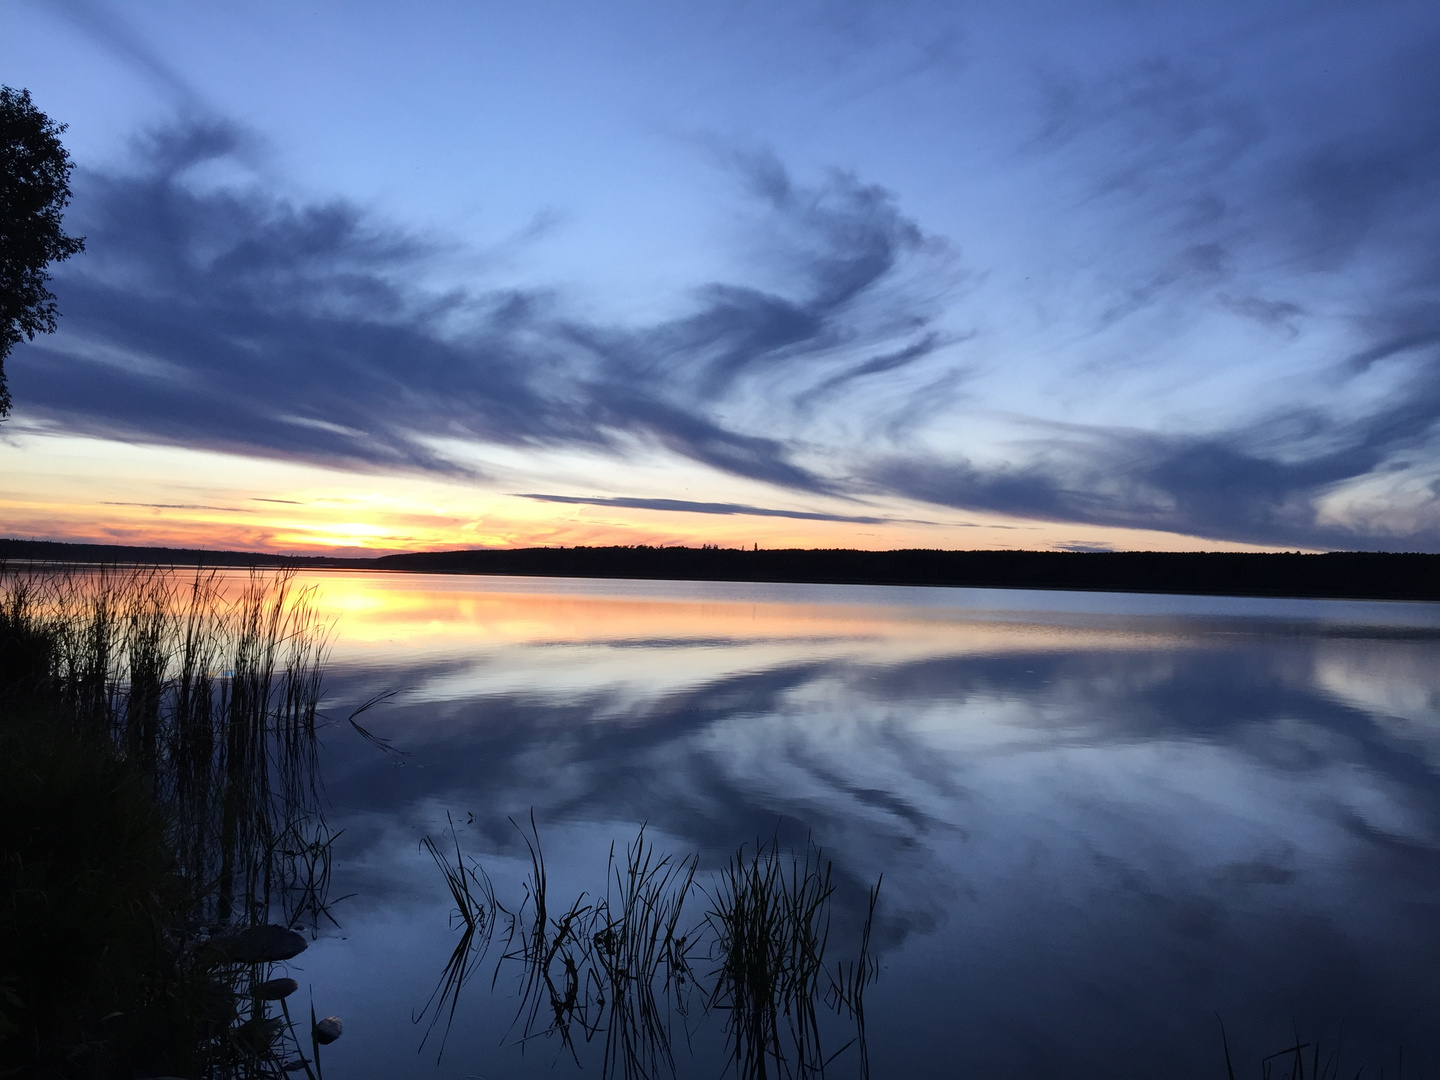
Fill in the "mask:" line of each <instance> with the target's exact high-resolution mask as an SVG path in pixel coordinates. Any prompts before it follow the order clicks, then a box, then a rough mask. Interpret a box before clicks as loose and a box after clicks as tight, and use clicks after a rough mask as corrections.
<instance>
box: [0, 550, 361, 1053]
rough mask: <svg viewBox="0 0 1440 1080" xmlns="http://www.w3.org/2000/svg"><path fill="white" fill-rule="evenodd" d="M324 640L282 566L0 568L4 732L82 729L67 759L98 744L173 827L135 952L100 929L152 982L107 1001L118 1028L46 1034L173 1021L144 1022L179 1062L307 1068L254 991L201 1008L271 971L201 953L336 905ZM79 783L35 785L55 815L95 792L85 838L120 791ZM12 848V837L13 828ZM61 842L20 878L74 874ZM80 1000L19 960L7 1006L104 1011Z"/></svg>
mask: <svg viewBox="0 0 1440 1080" xmlns="http://www.w3.org/2000/svg"><path fill="white" fill-rule="evenodd" d="M327 649H328V627H326V626H325V625H323V624H322V623H321V622H320V620H319V619H318V617H317V614H316V609H315V604H314V591H313V590H312V589H300V588H296V587H295V586H294V582H293V578H292V576H291V575H289V574H287V573H284V572H281V573H278V574H261V573H252V574H250V575H249V576H248V577H245V578H241V579H240V580H239V581H238V582H237V581H236V579H235V576H234V575H230V576H222V575H220V574H218V573H217V572H215V571H205V570H199V571H196V572H194V575H193V577H192V578H190V580H188V581H182V579H180V578H179V577H178V576H177V574H176V573H175V572H174V571H173V570H168V569H163V568H153V567H140V568H120V569H117V568H114V567H98V568H53V567H46V568H43V569H18V570H17V569H11V568H6V567H0V729H3V731H4V732H5V733H6V736H7V738H10V739H20V740H21V742H22V744H24V743H27V742H34V743H36V744H37V745H39V744H40V743H45V742H46V741H47V740H48V741H51V742H53V741H55V740H60V741H64V740H70V742H71V744H73V745H74V746H75V747H82V748H84V750H83V752H81V751H80V750H75V751H73V752H71V753H70V754H69V755H68V756H69V757H70V758H72V759H74V760H75V761H76V762H80V761H84V760H89V757H87V755H91V756H94V755H97V754H98V755H99V758H100V759H103V760H105V761H110V762H112V763H113V765H112V766H106V767H107V768H112V767H113V768H114V769H118V770H119V771H118V772H117V773H116V775H117V776H120V777H123V778H124V783H125V784H126V785H129V788H128V789H134V790H137V791H138V790H142V789H143V790H144V791H145V792H146V793H147V799H148V801H149V802H150V803H152V804H153V805H154V807H155V808H156V810H157V811H158V814H159V817H158V819H157V820H160V821H162V822H163V823H164V824H163V831H164V845H163V847H164V850H165V851H166V853H167V860H168V861H167V864H166V867H165V868H164V869H163V871H162V870H161V869H160V868H159V867H158V866H157V867H155V868H154V869H152V870H151V871H148V872H149V873H150V875H151V877H154V878H155V880H156V881H157V882H158V881H160V880H161V878H160V877H156V875H161V876H162V877H163V880H164V881H165V882H170V883H174V886H173V887H172V886H171V885H166V887H165V889H163V890H160V892H163V893H164V895H165V897H166V899H165V901H164V904H162V905H161V907H160V908H157V909H155V910H154V911H153V912H152V915H151V916H150V925H149V926H148V927H142V928H138V929H135V930H134V932H133V933H130V937H131V938H132V939H133V940H134V941H135V943H136V944H135V946H134V948H130V947H128V946H125V945H124V942H123V941H122V940H119V938H123V935H119V937H117V935H116V934H108V935H107V934H101V935H100V937H101V938H107V940H105V941H100V942H99V943H98V944H97V945H96V949H97V950H100V951H101V952H103V953H105V954H107V955H113V956H115V957H117V958H118V957H123V958H124V963H125V964H128V965H129V970H130V973H129V974H124V975H123V977H122V976H121V975H117V976H116V977H121V978H122V981H123V979H129V978H132V977H133V978H140V979H141V984H140V988H139V989H138V990H135V989H132V991H130V992H129V997H130V998H131V1000H128V1001H127V1002H126V1004H125V1007H124V1008H123V1009H121V1010H119V1011H118V1012H117V1011H116V1010H106V1011H107V1012H110V1013H113V1014H114V1016H112V1017H111V1020H112V1021H114V1022H113V1023H112V1022H110V1021H107V1023H109V1028H105V1027H104V1025H102V1028H101V1029H94V1030H88V1029H87V1030H86V1031H84V1032H80V1033H78V1034H77V1033H74V1032H72V1033H71V1034H70V1035H65V1034H64V1033H61V1032H58V1031H56V1032H52V1033H50V1035H49V1036H45V1039H48V1043H47V1045H50V1046H52V1047H54V1046H59V1045H60V1044H59V1043H57V1042H56V1040H57V1039H59V1040H60V1041H61V1042H63V1041H64V1040H65V1039H67V1038H68V1039H71V1040H72V1042H73V1040H74V1039H75V1038H80V1039H81V1042H80V1043H76V1044H74V1045H72V1046H71V1047H70V1050H72V1051H74V1052H80V1051H81V1050H84V1051H85V1052H86V1053H91V1054H103V1053H111V1054H114V1053H120V1052H121V1048H120V1044H119V1042H118V1041H117V1040H118V1039H119V1036H118V1035H117V1034H116V1033H115V1031H113V1030H111V1029H113V1028H114V1027H115V1023H120V1024H123V1025H127V1026H128V1027H129V1028H131V1029H133V1031H132V1034H133V1032H138V1031H140V1030H141V1028H143V1027H145V1025H147V1024H149V1025H151V1027H152V1028H153V1025H154V1024H155V1023H160V1024H161V1025H162V1027H164V1028H165V1029H166V1030H167V1031H168V1032H169V1034H168V1035H165V1036H164V1037H163V1038H162V1036H161V1034H160V1033H158V1031H157V1030H150V1029H147V1030H149V1034H148V1035H146V1037H145V1039H144V1040H142V1041H144V1042H146V1043H148V1044H149V1045H152V1046H155V1045H160V1044H162V1043H163V1044H165V1045H168V1046H169V1047H170V1051H168V1052H170V1053H172V1055H173V1054H178V1055H180V1058H183V1059H184V1060H180V1058H177V1059H175V1060H174V1061H173V1062H172V1064H171V1065H170V1066H168V1068H169V1069H170V1070H171V1071H185V1072H205V1071H208V1072H210V1073H211V1074H214V1075H225V1076H232V1075H233V1076H237V1077H238V1076H272V1075H273V1076H279V1075H283V1072H284V1069H283V1066H284V1065H285V1064H293V1063H294V1057H295V1052H298V1051H295V1048H294V1047H292V1048H290V1049H288V1050H284V1051H283V1052H282V1047H283V1046H284V1045H285V1043H284V1039H283V1038H282V1037H281V1036H280V1035H278V1034H277V1032H278V1031H279V1029H277V1028H276V1027H275V1023H276V1021H277V1018H274V1017H271V1016H269V1015H268V1012H267V1010H268V1006H266V1005H265V1004H264V1003H263V1002H262V1001H260V1000H259V999H258V998H254V999H252V1000H251V1002H250V1005H249V1006H248V1007H246V1006H243V1005H242V1007H240V1008H238V1009H234V1010H232V1013H233V1015H232V1016H231V1019H232V1020H233V1023H230V1022H227V1023H226V1024H224V1025H222V1026H221V1027H220V1028H216V1027H215V1022H214V1020H213V1017H211V1018H207V1017H206V1015H205V1013H206V1009H205V1007H204V1004H203V1000H202V999H205V998H206V996H207V995H209V996H211V997H212V998H216V999H217V1000H218V999H219V997H223V996H224V995H227V994H228V995H230V997H232V998H235V999H236V1000H240V1001H242V1002H243V1000H244V999H245V996H246V994H247V988H248V987H249V986H251V985H254V984H256V983H258V982H261V981H264V979H265V978H267V977H268V965H230V966H221V967H218V968H217V967H216V966H215V965H214V964H213V963H211V962H208V961H207V962H200V961H199V960H197V957H198V956H199V955H200V953H198V952H197V951H196V949H195V945H196V944H197V943H200V942H203V941H205V940H206V939H207V936H208V935H210V934H215V933H218V932H219V931H220V930H221V929H223V928H225V927H227V926H230V925H238V926H241V927H243V926H248V925H260V924H264V923H269V922H271V921H274V920H276V919H277V918H278V920H279V922H280V923H281V924H282V925H284V926H298V925H307V926H310V927H312V928H313V927H315V926H318V924H319V922H320V920H321V919H322V918H327V917H329V913H328V905H329V903H330V900H329V896H328V894H329V882H330V859H331V846H332V844H333V842H334V839H335V835H336V834H332V833H331V832H330V831H329V829H328V827H327V826H326V824H325V821H324V817H323V815H322V814H321V813H320V789H319V780H318V772H317V768H316V754H317V745H318V741H317V737H316V728H317V718H318V702H319V698H320V693H321V676H322V671H323V665H324V662H325V658H326V655H327ZM12 763H13V762H12ZM47 775H48V774H47ZM65 784H66V781H64V780H63V778H61V777H60V776H59V775H58V774H57V775H56V776H55V777H54V778H53V779H48V780H46V782H45V783H44V784H43V785H42V789H41V790H39V791H37V792H36V793H35V794H36V798H38V799H40V800H41V802H43V804H44V805H45V806H47V807H49V808H50V809H49V811H48V812H49V813H52V814H53V812H54V811H55V809H56V807H55V806H54V803H55V802H56V800H57V799H62V798H63V799H69V800H71V801H75V802H76V804H77V805H79V806H82V807H83V806H90V805H91V804H92V803H93V804H94V806H93V808H92V811H91V816H92V817H93V818H94V819H96V822H97V823H98V824H92V825H90V826H87V827H85V828H86V830H87V832H88V831H94V830H95V829H96V828H97V827H99V826H101V825H103V828H100V832H101V833H102V834H105V832H106V829H112V820H111V819H115V818H116V810H115V806H116V805H117V804H116V796H115V794H114V790H115V789H113V788H109V789H107V788H106V786H105V785H99V786H98V787H97V786H95V785H91V786H90V788H89V789H87V790H86V791H85V792H84V797H83V798H80V799H78V800H75V799H74V798H73V797H72V796H65V795H62V793H63V792H65V791H68V790H70V789H69V788H67V787H66V786H65ZM11 787H12V788H13V787H14V785H13V784H12V785H11ZM128 789H127V790H128ZM119 820H123V818H122V819H119ZM119 820H116V821H114V822H113V824H114V825H117V826H118V825H119ZM72 831H73V830H72ZM112 831H113V830H112ZM76 835H77V836H78V835H84V834H83V833H78V832H77V833H76ZM6 846H7V848H12V847H15V845H12V844H10V842H9V841H8V840H7V845H6ZM52 848H53V850H51V849H47V850H46V851H43V852H39V853H31V854H32V855H35V857H34V858H32V859H31V860H30V863H29V864H28V865H27V867H26V873H28V874H29V875H30V876H31V877H32V878H33V877H34V876H35V875H36V874H43V873H48V872H50V871H47V870H46V867H47V866H49V865H53V866H54V868H55V872H57V873H58V872H60V871H61V869H62V867H63V862H64V860H65V859H66V857H67V855H68V853H69V852H70V851H71V850H73V849H74V848H75V841H74V839H73V838H72V839H71V840H70V841H67V842H63V843H58V844H56V845H52ZM16 850H18V848H16ZM154 862H155V861H154V860H153V859H152V860H150V863H149V864H146V865H153V864H154ZM11 869H13V868H9V869H7V871H6V875H7V880H8V878H9V877H10V876H12V875H11V873H10V870H11ZM137 887H139V886H138V884H137ZM157 887H158V886H157V885H151V886H147V887H146V891H147V893H148V892H155V891H156V889H157ZM77 889H78V890H79V891H78V893H77V895H79V896H91V895H93V896H103V895H104V893H103V892H96V890H95V889H94V888H93V887H91V886H88V885H87V886H85V887H83V888H81V887H79V886H77ZM62 892H63V889H62ZM11 894H12V899H13V898H14V897H16V896H22V895H23V890H22V891H21V892H19V893H17V892H16V891H15V890H14V889H12V890H11ZM128 903H129V901H127V900H118V899H117V900H116V901H115V904H116V905H118V906H120V907H124V906H125V905H126V904H128ZM140 909H141V910H150V909H149V908H145V907H144V905H143V904H142V905H141V908H140ZM32 914H33V913H32ZM41 914H43V913H41ZM11 917H12V921H13V918H16V917H20V916H18V915H16V914H14V913H13V912H12V915H11ZM24 917H25V918H28V917H29V916H24ZM37 917H39V915H37ZM48 917H52V918H53V917H56V916H54V915H52V916H48ZM98 917H99V913H98V912H97V913H95V914H94V915H93V917H92V916H78V915H77V916H76V917H75V918H73V919H69V920H67V922H66V925H65V926H64V928H63V930H60V929H57V930H55V931H54V932H52V933H50V934H48V935H47V936H50V937H54V936H56V934H65V935H68V936H69V937H71V938H76V937H77V935H78V937H79V938H85V937H86V934H88V932H89V931H88V929H87V927H86V925H85V924H86V921H87V919H88V920H89V921H90V922H92V923H93V922H94V919H95V918H98ZM332 921H333V920H332ZM95 925H97V926H98V925H99V924H98V923H97V924H95ZM127 933H129V932H128V931H127ZM108 938H117V940H115V941H110V940H108ZM97 940H98V939H97ZM146 942H149V944H145V943H146ZM142 946H143V948H142ZM136 950H140V952H145V951H147V950H148V954H149V955H148V956H142V955H140V954H139V952H137V951H136ZM82 951H83V950H82ZM117 962H118V960H117ZM36 963H37V964H40V965H41V966H42V967H43V961H42V960H41V959H39V958H37V960H36ZM112 966H113V965H112ZM217 980H219V981H218V982H217ZM52 991H54V993H52ZM66 993H67V991H64V989H63V988H61V989H59V990H57V989H56V988H54V987H51V988H50V989H48V990H47V989H44V988H43V987H42V986H41V985H40V984H39V983H36V982H35V981H34V979H33V978H31V977H30V976H27V975H26V974H25V973H24V972H22V973H20V974H19V975H18V976H17V977H15V978H11V979H10V980H9V982H8V983H7V989H6V998H5V1000H6V1002H7V1003H10V1004H11V1005H13V1002H11V1000H10V999H11V998H14V999H16V1000H18V1001H19V1002H20V1005H19V1007H16V1008H14V1009H13V1012H14V1015H16V1016H19V1017H21V1018H22V1019H24V1018H26V1017H39V1016H41V1015H42V1013H44V1012H45V1009H44V1008H42V1007H41V998H42V997H45V998H46V1000H49V999H50V998H53V997H54V996H55V994H59V995H60V998H56V999H55V1001H53V1002H52V1005H54V1006H55V1007H56V1008H58V1009H59V1010H60V1011H65V1010H66V1009H71V1010H72V1011H73V1010H77V1009H78V1010H79V1011H80V1012H82V1013H87V1014H88V1013H89V1012H93V1011H94V1009H93V1008H91V1005H93V1000H98V999H93V1000H92V999H87V1000H90V1001H91V1005H87V1004H85V1003H84V1002H79V1001H74V1002H70V1003H67V1004H61V1001H60V999H61V998H64V997H65V994H66ZM72 997H73V995H72ZM67 1000H68V999H67ZM142 1014H143V1015H142ZM7 1015H9V1014H8V1013H7ZM115 1017H121V1019H119V1020H116V1019H115ZM147 1017H148V1019H147ZM6 1022H7V1023H8V1024H13V1023H14V1021H13V1020H7V1021H6ZM247 1025H248V1026H247ZM102 1029H103V1030H102ZM272 1029H274V1030H272ZM241 1031H244V1032H245V1037H244V1038H241V1036H240V1032H241ZM187 1032H188V1034H186V1033H187ZM29 1034H31V1035H34V1036H36V1037H39V1035H40V1033H39V1032H38V1030H37V1031H35V1032H31V1033H29ZM261 1036H264V1038H263V1039H262V1038H261ZM291 1042H295V1046H296V1047H298V1042H296V1041H295V1040H293V1039H292V1040H291ZM187 1043H188V1044H189V1045H190V1049H189V1050H188V1051H187V1050H185V1049H184V1047H185V1045H186V1044H187ZM261 1043H263V1044H264V1045H263V1046H262V1045H261ZM87 1047H88V1048H89V1049H85V1048H87ZM247 1047H248V1049H247ZM45 1052H46V1053H50V1052H52V1051H45ZM53 1052H58V1051H53ZM187 1054H188V1055H189V1056H188V1057H187V1056H186V1055H187ZM196 1055H198V1056H196ZM247 1055H248V1056H247Z"/></svg>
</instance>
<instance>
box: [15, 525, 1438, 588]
mask: <svg viewBox="0 0 1440 1080" xmlns="http://www.w3.org/2000/svg"><path fill="white" fill-rule="evenodd" d="M0 559H11V560H14V559H36V560H47V561H65V562H133V563H163V564H168V565H176V566H192V565H205V566H293V567H296V568H306V569H308V568H315V569H325V568H335V569H356V570H361V569H368V570H404V571H410V572H416V573H432V574H510V575H530V576H535V577H583V578H638V579H642V580H643V579H652V580H674V581H761V582H764V581H772V582H814V583H823V584H836V585H842V584H843V585H947V586H959V587H966V588H1000V589H1084V590H1093V591H1106V592H1157V593H1196V594H1205V595H1219V596H1296V597H1333V598H1336V599H1357V600H1361V599H1363V600H1440V555H1426V554H1414V553H1401V554H1394V553H1387V552H1366V551H1341V552H1330V553H1327V554H1322V555H1306V554H1300V553H1296V552H1284V553H1279V554H1250V553H1236V552H1166V551H1125V552H1070V551H934V550H911V551H849V550H843V549H830V550H803V549H790V550H777V551H747V550H744V549H734V548H713V547H704V548H689V547H647V546H643V545H641V546H637V547H573V548H516V549H507V550H495V549H481V550H469V551H435V552H417V553H413V554H406V555H385V556H382V557H380V558H377V559H337V558H325V557H306V558H290V557H286V556H279V555H257V554H252V553H247V552H235V551H199V550H195V549H185V548H140V547H118V546H117V547H110V546H106V545H101V544H60V543H51V542H46V541H30V540H0Z"/></svg>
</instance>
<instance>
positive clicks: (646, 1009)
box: [591, 825, 699, 1077]
mask: <svg viewBox="0 0 1440 1080" xmlns="http://www.w3.org/2000/svg"><path fill="white" fill-rule="evenodd" d="M698 865H699V857H698V856H696V855H690V856H685V857H681V858H676V857H674V856H671V855H657V853H656V851H655V848H654V845H653V844H651V843H650V842H649V841H648V840H646V838H645V827H644V826H643V825H642V826H641V827H640V831H639V833H638V834H637V835H636V837H635V840H634V841H633V842H632V843H630V844H629V845H628V846H627V847H626V850H625V863H624V866H623V867H622V866H621V865H620V864H619V863H617V862H616V860H615V847H614V844H612V845H611V847H610V857H609V860H608V863H607V866H606V881H607V888H606V894H605V899H604V900H603V901H602V902H601V903H600V904H599V905H598V906H597V908H596V911H595V929H594V931H593V932H592V934H591V940H592V941H593V942H594V945H595V957H596V961H597V964H598V967H599V969H600V972H601V974H602V976H603V980H604V981H603V993H604V995H605V996H604V999H603V1001H602V1008H604V1009H605V1018H604V1030H605V1054H604V1062H605V1064H604V1072H605V1074H606V1075H609V1076H614V1075H620V1076H625V1077H632V1076H654V1075H657V1074H658V1073H659V1071H660V1069H661V1067H662V1066H663V1067H664V1068H665V1069H666V1070H667V1071H669V1072H671V1073H673V1072H674V1071H675V1060H674V1052H673V1041H674V1040H673V1032H672V1027H671V1017H672V1012H673V1014H674V1015H678V1016H679V1017H680V1018H681V1020H682V1022H683V1021H684V1020H685V1019H686V1018H687V1017H688V1009H687V1007H686V1006H687V1001H688V994H689V991H690V989H691V987H692V986H693V985H694V972H693V969H692V967H691V958H690V954H691V952H692V950H693V949H694V947H695V933H694V929H693V928H690V927H687V928H686V929H685V930H684V931H683V932H682V929H681V927H682V919H683V918H684V914H685V901H686V899H687V898H688V897H689V896H690V894H691V891H692V888H693V885H694V882H695V871H696V868H697V866H698ZM611 885H613V887H614V891H613V892H612V891H611V888H610V886H611ZM657 984H658V985H657Z"/></svg>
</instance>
